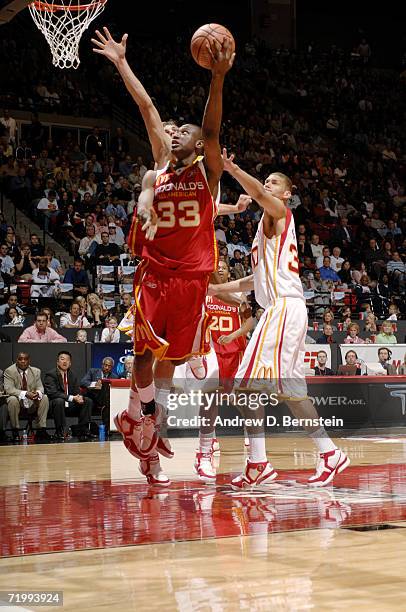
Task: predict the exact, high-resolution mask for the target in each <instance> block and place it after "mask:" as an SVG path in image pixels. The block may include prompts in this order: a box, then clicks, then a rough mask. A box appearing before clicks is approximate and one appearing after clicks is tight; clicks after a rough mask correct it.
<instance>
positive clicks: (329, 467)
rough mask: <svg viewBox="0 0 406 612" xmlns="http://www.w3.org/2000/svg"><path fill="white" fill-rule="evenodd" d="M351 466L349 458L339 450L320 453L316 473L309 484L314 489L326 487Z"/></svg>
mask: <svg viewBox="0 0 406 612" xmlns="http://www.w3.org/2000/svg"><path fill="white" fill-rule="evenodd" d="M349 465H350V460H349V458H348V457H347V455H346V454H345V453H343V451H341V450H340V449H339V448H336V449H335V450H332V451H328V452H327V453H320V456H319V459H318V463H317V467H316V473H315V474H314V476H310V478H309V480H308V481H307V483H308V484H309V485H312V486H313V487H325V486H327V485H328V484H330V482H331V481H332V480H333V478H334V476H335V475H336V474H340V473H341V472H342V471H343V470H345V468H346V467H348V466H349Z"/></svg>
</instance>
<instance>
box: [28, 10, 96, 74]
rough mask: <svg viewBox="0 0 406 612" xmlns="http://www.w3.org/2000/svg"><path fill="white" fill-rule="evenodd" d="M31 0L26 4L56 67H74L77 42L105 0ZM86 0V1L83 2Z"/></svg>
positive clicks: (77, 60) (76, 58)
mask: <svg viewBox="0 0 406 612" xmlns="http://www.w3.org/2000/svg"><path fill="white" fill-rule="evenodd" d="M82 1H83V4H82V3H81V2H80V0H58V2H54V1H53V0H48V1H41V0H35V1H34V2H32V3H31V4H30V5H29V7H28V8H29V9H30V13H31V16H32V18H33V20H34V22H35V25H36V26H37V28H38V29H39V30H41V32H42V33H43V35H44V36H45V38H46V40H47V42H48V44H49V46H50V48H51V53H52V63H53V65H54V66H56V67H57V68H77V67H78V66H79V64H80V59H79V43H80V39H81V38H82V34H83V32H84V31H85V30H87V28H88V27H89V25H90V23H91V22H92V21H93V19H95V18H96V17H97V16H98V15H99V14H100V13H101V12H102V11H103V9H104V5H105V4H106V2H107V0H93V1H92V0H82ZM86 2H87V4H85V3H86Z"/></svg>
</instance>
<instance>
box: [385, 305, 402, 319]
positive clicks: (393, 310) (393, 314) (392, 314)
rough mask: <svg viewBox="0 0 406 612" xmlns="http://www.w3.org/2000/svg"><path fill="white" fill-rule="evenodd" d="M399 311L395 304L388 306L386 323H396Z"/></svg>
mask: <svg viewBox="0 0 406 612" xmlns="http://www.w3.org/2000/svg"><path fill="white" fill-rule="evenodd" d="M399 315H400V310H399V306H398V305H397V304H389V316H388V318H387V321H397V320H398V319H399Z"/></svg>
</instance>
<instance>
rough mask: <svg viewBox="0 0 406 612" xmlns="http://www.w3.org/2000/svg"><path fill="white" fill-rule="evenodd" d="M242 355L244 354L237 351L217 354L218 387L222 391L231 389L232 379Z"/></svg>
mask: <svg viewBox="0 0 406 612" xmlns="http://www.w3.org/2000/svg"><path fill="white" fill-rule="evenodd" d="M243 355H244V353H243V352H239V351H236V352H235V353H217V362H218V365H219V379H220V385H221V386H222V387H224V389H226V390H231V389H232V388H233V384H234V378H235V375H236V374H237V370H238V367H239V365H240V363H241V361H242V357H243Z"/></svg>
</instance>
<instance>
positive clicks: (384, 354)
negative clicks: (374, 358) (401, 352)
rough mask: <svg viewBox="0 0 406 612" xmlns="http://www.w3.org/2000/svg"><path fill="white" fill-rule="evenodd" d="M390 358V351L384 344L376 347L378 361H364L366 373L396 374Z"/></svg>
mask: <svg viewBox="0 0 406 612" xmlns="http://www.w3.org/2000/svg"><path fill="white" fill-rule="evenodd" d="M390 359H392V351H391V350H390V349H388V348H387V347H386V346H382V347H381V348H379V349H378V362H377V363H376V362H375V363H366V364H365V365H366V367H367V374H368V375H372V376H374V375H375V376H385V375H388V376H396V375H397V370H396V366H395V365H393V364H391V363H389V360H390Z"/></svg>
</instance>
